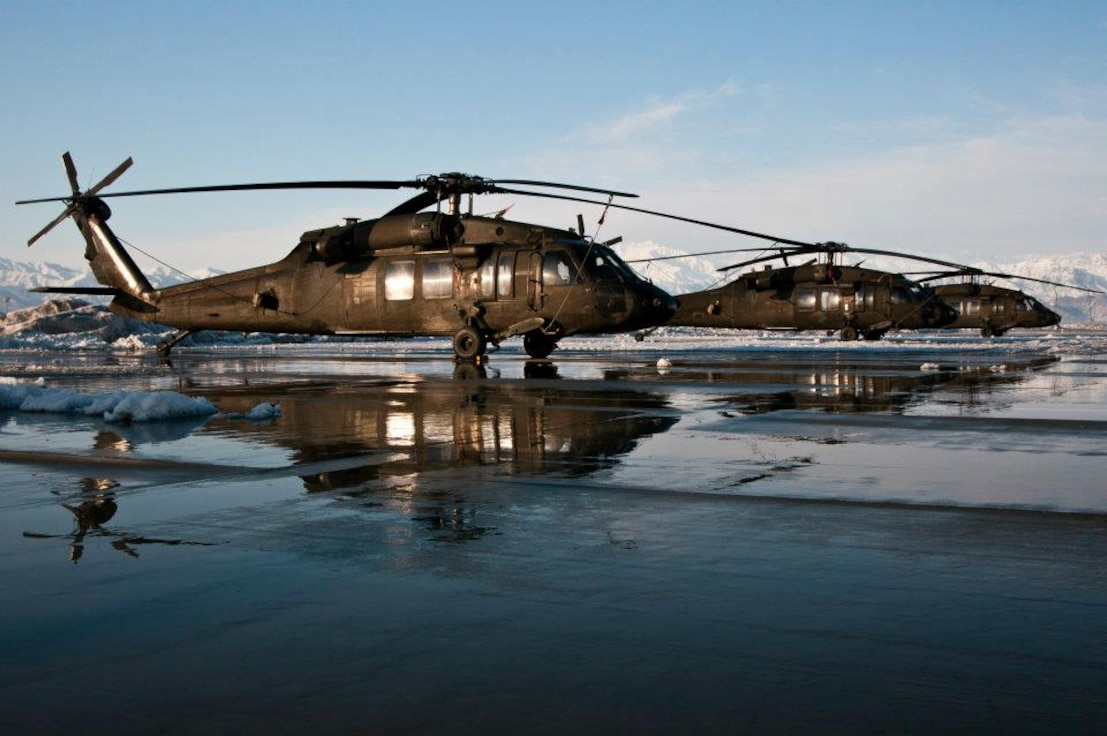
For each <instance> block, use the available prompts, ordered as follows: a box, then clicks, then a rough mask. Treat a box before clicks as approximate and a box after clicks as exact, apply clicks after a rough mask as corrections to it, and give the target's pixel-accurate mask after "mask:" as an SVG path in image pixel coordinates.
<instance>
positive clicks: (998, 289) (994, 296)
mask: <svg viewBox="0 0 1107 736" xmlns="http://www.w3.org/2000/svg"><path fill="white" fill-rule="evenodd" d="M923 273H924V274H928V275H925V276H924V277H923V278H920V279H919V282H920V283H924V284H929V282H932V281H939V280H942V279H948V278H954V277H960V281H958V282H955V283H941V284H933V285H931V286H930V288H931V289H933V290H934V293H935V294H937V296H938V298H939V299H941V300H942V301H943V302H945V303H946V304H948V305H949V306H950V307H952V308H953V309H954V311H956V312H957V319H955V320H954V321H953V322H952V323H950V324H948V325H944V326H945V327H950V328H955V329H975V330H980V334H981V336H982V337H999V336H1001V335H1004V334H1006V333H1007V332H1008V331H1009V330H1011V329H1012V328H1015V327H1022V328H1027V327H1052V326H1053V325H1057V324H1060V323H1061V315H1059V314H1057V312H1054V311H1053V310H1052V309H1049V308H1048V307H1046V306H1045V305H1044V304H1042V303H1041V302H1040V301H1038V300H1037V299H1035V298H1034V297H1032V296H1030V295H1029V294H1027V293H1025V292H1022V291H1019V290H1018V289H1008V288H1006V287H1003V286H996V285H995V284H992V283H982V282H981V278H982V277H994V278H1001V279H1021V280H1023V281H1035V282H1037V283H1041V284H1049V285H1051V286H1060V287H1064V288H1066V289H1076V290H1077V291H1086V292H1090V293H1093V294H1102V293H1103V292H1102V291H1100V290H1098V289H1087V288H1084V287H1082V286H1073V285H1072V284H1063V283H1060V282H1058V281H1048V280H1046V279H1036V278H1030V277H1029V276H1016V275H1014V274H1008V273H997V272H994V271H983V270H981V269H978V268H973V267H970V266H966V267H964V268H961V269H958V270H956V271H944V272H932V271H926V272H923Z"/></svg>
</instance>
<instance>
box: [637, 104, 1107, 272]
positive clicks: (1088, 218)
mask: <svg viewBox="0 0 1107 736" xmlns="http://www.w3.org/2000/svg"><path fill="white" fill-rule="evenodd" d="M1105 191H1107V123H1103V122H1100V121H1097V120H1092V119H1088V118H1083V117H1075V116H1074V117H1050V118H1039V119H1022V120H1016V121H1011V122H1010V123H1009V125H1008V126H1007V128H1006V129H1004V130H1003V131H1002V132H999V133H995V134H992V135H987V136H984V135H979V136H974V137H969V138H963V139H960V140H956V141H947V142H942V143H935V144H931V145H919V146H911V147H903V148H897V149H887V150H883V151H880V152H877V153H869V154H866V155H864V156H860V157H855V158H850V159H841V160H838V161H824V162H813V161H805V162H804V163H803V164H802V167H798V166H796V167H792V168H790V169H782V170H777V171H771V172H770V171H765V172H763V173H754V172H750V171H743V172H736V173H735V175H734V178H733V179H727V180H718V179H716V180H707V181H701V182H698V183H690V182H687V181H685V182H679V181H671V182H664V188H661V187H658V188H655V189H654V190H653V191H648V192H647V191H643V192H642V194H643V195H644V196H643V201H647V200H648V201H649V202H650V203H651V204H652V205H653V208H655V209H661V210H665V211H669V212H674V213H678V214H685V215H688V216H691V217H696V218H697V219H703V220H708V221H712V222H719V223H723V224H727V225H732V226H735V227H741V228H744V229H750V230H755V231H759V232H765V233H771V234H774V235H779V236H782V237H788V238H794V239H798V240H811V241H817V240H845V241H847V242H850V243H852V244H854V245H857V246H869V247H876V248H898V249H904V250H909V251H912V252H925V253H929V254H931V255H938V254H947V255H954V254H956V255H957V256H958V257H961V256H963V255H964V254H975V255H978V256H985V255H995V256H1002V255H1004V254H1010V253H1041V252H1061V251H1079V250H1084V251H1092V252H1096V251H1100V250H1102V249H1103V240H1102V238H1103V233H1104V232H1107V203H1105V198H1104V195H1103V192H1105ZM646 206H647V207H649V206H650V205H646ZM631 229H632V231H631V232H629V233H628V237H630V238H635V239H642V238H644V237H650V238H653V239H654V240H658V241H661V242H664V243H666V244H668V245H673V246H677V247H682V248H689V249H695V250H709V249H713V248H716V247H719V246H720V245H722V246H723V247H725V245H723V244H725V243H727V242H729V243H730V244H731V245H733V246H734V247H745V246H749V245H757V241H754V242H752V243H751V242H749V241H746V240H744V239H735V238H733V237H731V236H726V235H725V234H722V233H716V232H712V231H700V230H698V229H696V228H692V227H690V226H679V225H677V224H676V223H672V224H670V223H667V222H664V221H662V222H658V221H656V220H654V221H638V220H636V221H635V222H633V224H632V225H631Z"/></svg>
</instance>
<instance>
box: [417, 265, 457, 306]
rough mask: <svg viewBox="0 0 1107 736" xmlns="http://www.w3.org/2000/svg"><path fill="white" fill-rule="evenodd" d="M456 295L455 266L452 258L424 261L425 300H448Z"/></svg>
mask: <svg viewBox="0 0 1107 736" xmlns="http://www.w3.org/2000/svg"><path fill="white" fill-rule="evenodd" d="M453 295H454V264H453V260H452V259H450V258H428V259H427V260H425V261H423V298H424V299H447V298H449V297H451V296H453Z"/></svg>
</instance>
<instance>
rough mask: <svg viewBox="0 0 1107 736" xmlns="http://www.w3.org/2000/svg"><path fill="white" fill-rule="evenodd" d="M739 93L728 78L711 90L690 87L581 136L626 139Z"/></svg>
mask: <svg viewBox="0 0 1107 736" xmlns="http://www.w3.org/2000/svg"><path fill="white" fill-rule="evenodd" d="M738 92H739V90H738V87H737V85H735V84H734V82H731V81H727V82H725V83H724V84H722V85H720V86H719V87H718V88H716V89H714V90H709V91H703V90H693V91H690V92H686V93H684V94H683V95H680V96H679V97H676V98H674V99H660V98H657V99H653V100H650V102H649V103H648V105H647V106H646V109H644V110H638V111H635V112H630V113H627V114H626V115H623V116H622V117H619V118H618V119H616V120H613V121H610V122H607V123H600V124H597V125H593V126H590V127H588V128H587V129H586V130H585V131H584V134H583V137H584V139H585V140H588V141H590V142H593V143H612V142H621V141H626V140H628V139H630V138H632V137H634V136H636V135H642V134H644V133H649V132H652V131H655V130H658V129H659V128H662V127H664V126H665V124H667V123H669V122H670V121H672V120H673V119H674V118H676V117H677V116H679V115H681V114H683V113H685V112H687V111H689V110H693V109H698V108H703V107H708V106H711V105H713V104H715V103H716V102H718V101H719V100H721V99H722V98H724V97H730V96H732V95H736V94H738Z"/></svg>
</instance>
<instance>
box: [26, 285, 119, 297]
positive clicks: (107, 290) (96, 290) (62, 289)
mask: <svg viewBox="0 0 1107 736" xmlns="http://www.w3.org/2000/svg"><path fill="white" fill-rule="evenodd" d="M28 291H34V292H37V293H39V294H91V295H95V296H119V295H120V294H122V293H123V292H122V291H121V290H119V289H115V288H113V287H110V286H36V287H35V288H33V289H28Z"/></svg>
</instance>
